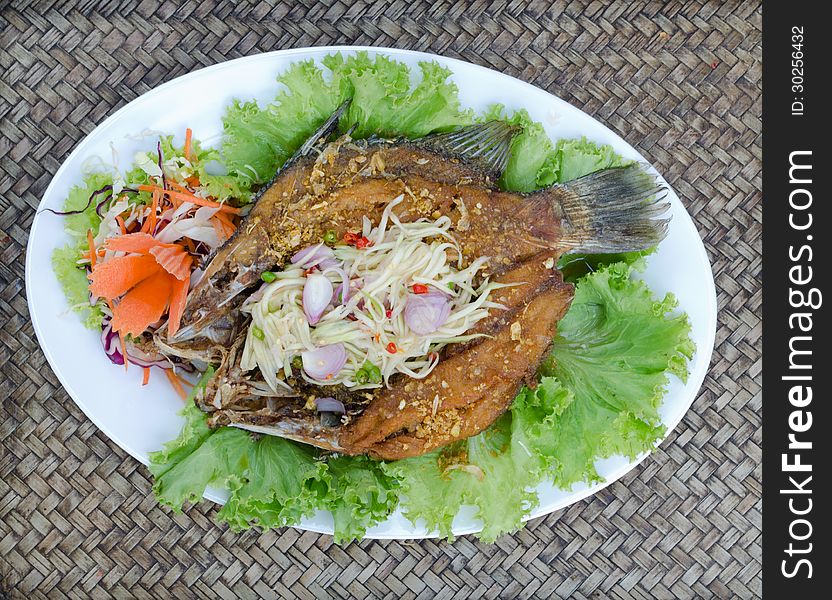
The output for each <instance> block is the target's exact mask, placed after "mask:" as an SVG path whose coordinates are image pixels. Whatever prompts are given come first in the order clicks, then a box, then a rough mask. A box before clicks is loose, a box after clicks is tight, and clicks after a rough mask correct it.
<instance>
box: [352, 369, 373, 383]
mask: <svg viewBox="0 0 832 600" xmlns="http://www.w3.org/2000/svg"><path fill="white" fill-rule="evenodd" d="M355 380H356V381H357V382H358V383H360V384H365V383H367V382H368V381H370V376H369V375H368V374H367V371H365V370H364V367H361V368H360V369H358V370H357V371H356V372H355Z"/></svg>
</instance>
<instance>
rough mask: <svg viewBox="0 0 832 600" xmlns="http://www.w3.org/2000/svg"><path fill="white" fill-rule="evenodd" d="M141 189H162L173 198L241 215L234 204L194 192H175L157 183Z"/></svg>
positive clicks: (140, 187)
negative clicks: (216, 200)
mask: <svg viewBox="0 0 832 600" xmlns="http://www.w3.org/2000/svg"><path fill="white" fill-rule="evenodd" d="M139 190H140V191H142V192H153V191H160V192H162V193H163V194H166V195H167V196H168V197H170V198H171V199H172V200H173V199H175V200H179V201H181V202H190V203H191V204H198V205H199V206H208V207H211V208H219V209H220V210H221V211H222V212H226V213H229V214H232V215H239V214H240V209H239V208H235V207H233V206H229V205H228V204H224V203H220V202H214V201H213V200H206V199H205V198H200V197H198V196H194V195H193V194H186V193H184V192H174V191H172V190H163V189H162V188H160V187H159V186H155V185H140V186H139Z"/></svg>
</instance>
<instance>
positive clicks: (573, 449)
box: [542, 263, 694, 488]
mask: <svg viewBox="0 0 832 600" xmlns="http://www.w3.org/2000/svg"><path fill="white" fill-rule="evenodd" d="M675 307H676V301H675V299H674V298H673V296H672V295H671V294H668V295H667V296H666V297H665V298H664V299H663V300H660V301H657V300H655V299H654V298H653V296H652V294H651V293H650V290H649V289H648V288H647V286H646V285H645V284H644V283H643V282H641V281H638V280H635V279H633V278H632V277H631V269H630V267H628V266H627V265H626V264H624V263H617V264H614V265H610V266H608V267H605V268H603V269H602V270H600V271H598V272H596V273H593V274H592V275H589V276H587V277H584V278H583V279H582V280H581V281H580V283H579V284H578V286H577V288H576V291H575V299H574V300H573V302H572V307H571V308H570V310H569V312H568V313H567V314H566V316H565V317H564V318H563V319H562V320H561V322H560V323H559V324H558V336H557V338H556V339H555V344H554V348H553V351H552V355H551V359H550V360H549V361H548V362H547V363H546V364H544V366H543V368H542V372H543V373H544V374H545V375H551V376H554V377H557V378H558V380H560V381H561V382H562V383H563V385H564V386H566V387H567V388H568V389H569V390H571V391H572V393H573V394H574V395H575V401H574V402H573V403H572V404H571V405H570V406H569V407H568V408H567V409H566V410H565V411H564V412H563V414H562V415H561V416H560V417H559V418H558V420H557V421H556V422H555V424H554V425H555V427H554V428H553V430H552V433H553V435H552V438H551V446H550V453H551V455H552V456H554V457H555V458H556V466H555V469H554V475H555V483H556V484H557V485H559V486H561V487H564V488H568V487H570V486H571V485H572V484H573V483H576V482H578V481H597V480H598V479H599V477H598V474H597V472H596V471H595V467H594V462H595V460H596V459H597V458H605V457H609V456H611V455H613V454H623V455H625V456H628V457H630V458H635V457H636V456H637V455H638V454H639V453H641V452H644V451H646V450H649V449H651V448H652V445H653V443H654V442H655V441H656V440H657V439H659V438H660V437H661V436H662V435H663V434H664V431H665V427H664V425H662V423H661V420H660V418H659V412H658V408H659V405H660V403H661V400H662V397H663V396H664V392H665V387H666V385H667V381H668V375H669V374H674V375H676V376H678V377H680V378H681V379H682V380H683V381H684V380H686V379H687V360H688V359H689V358H690V357H691V356H692V355H693V351H694V346H693V343H692V342H691V340H690V337H689V333H690V324H689V322H688V319H687V317H686V316H685V315H674V314H673V313H672V311H673V310H674V309H675Z"/></svg>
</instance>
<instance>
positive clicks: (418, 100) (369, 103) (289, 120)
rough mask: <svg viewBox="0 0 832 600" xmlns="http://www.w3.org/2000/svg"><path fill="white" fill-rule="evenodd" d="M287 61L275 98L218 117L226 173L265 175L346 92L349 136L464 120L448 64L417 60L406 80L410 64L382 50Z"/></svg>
mask: <svg viewBox="0 0 832 600" xmlns="http://www.w3.org/2000/svg"><path fill="white" fill-rule="evenodd" d="M322 63H323V65H324V68H321V67H320V66H318V65H316V64H315V62H314V61H311V60H310V61H302V62H297V63H293V64H292V65H291V66H290V67H289V68H288V69H287V70H286V71H285V72H284V73H282V74H281V75H279V76H278V78H277V80H278V82H279V83H280V84H282V88H281V90H280V92H279V93H278V94H277V97H276V98H275V100H274V102H272V103H270V104H268V105H266V106H264V107H260V106H259V105H258V104H257V102H254V101H251V102H240V101H234V102H233V103H232V105H231V106H230V107H229V108H228V110H227V112H226V114H225V116H224V118H223V131H224V134H225V135H224V138H223V144H222V151H223V157H224V158H225V164H226V165H227V167H228V170H229V174H231V175H234V176H235V177H239V178H247V179H248V180H249V181H250V182H251V183H252V184H260V183H265V182H266V181H268V180H269V179H271V177H272V175H274V173H275V172H276V171H277V169H278V168H279V167H280V166H281V165H282V164H283V163H284V162H285V161H286V160H287V159H288V158H289V157H290V156H291V155H292V153H293V152H294V151H295V149H297V148H298V147H299V146H300V145H301V144H302V143H303V142H304V141H305V140H306V139H307V138H308V137H309V136H310V135H311V134H312V133H313V132H314V131H315V129H316V128H317V127H318V126H319V125H320V124H321V123H322V122H323V121H324V120H325V119H326V118H327V117H329V115H331V114H332V112H333V111H334V110H335V109H336V108H337V107H338V105H339V104H340V103H341V102H343V101H344V100H345V99H346V98H348V97H352V98H353V101H352V104H351V105H350V109H349V111H348V112H347V114H346V115H345V117H344V118H343V119H342V127H344V128H347V127H349V126H351V125H353V124H354V125H356V130H355V132H354V134H353V135H354V136H355V137H366V136H368V135H371V134H374V133H375V134H381V135H391V136H392V135H404V136H408V137H418V136H421V135H425V134H426V133H430V132H431V131H436V130H443V129H450V128H453V127H455V126H458V125H464V124H466V123H469V122H471V121H472V119H473V114H472V113H471V112H470V111H465V110H462V109H461V107H460V103H459V95H458V90H457V88H456V85H455V84H453V83H452V82H450V81H448V78H449V77H450V75H451V72H450V70H449V69H446V68H444V67H441V66H439V65H438V64H436V63H428V62H424V63H421V64H420V66H419V67H420V70H421V75H422V77H421V80H420V81H419V83H418V84H417V85H416V86H415V87H412V88H411V84H410V71H409V69H408V67H407V66H406V65H404V64H403V63H399V62H396V61H394V60H391V59H389V58H387V57H385V56H382V55H378V56H376V57H373V58H370V56H369V55H368V54H367V53H366V52H359V53H357V54H355V55H352V56H348V57H344V56H342V55H341V54H340V53H337V54H334V55H329V56H327V57H325V58H324V59H323V61H322Z"/></svg>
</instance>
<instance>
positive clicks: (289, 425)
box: [228, 419, 344, 452]
mask: <svg viewBox="0 0 832 600" xmlns="http://www.w3.org/2000/svg"><path fill="white" fill-rule="evenodd" d="M228 425H229V426H230V427H236V428H238V429H243V430H245V431H250V432H252V433H259V434H261V435H271V436H275V437H281V438H284V439H287V440H292V441H293V442H300V443H301V444H308V445H310V446H316V447H318V448H322V449H324V450H330V451H333V452H344V448H342V447H341V445H340V443H339V442H338V435H337V433H336V432H335V431H326V430H325V428H323V427H314V426H311V425H309V424H307V423H304V422H302V421H299V420H297V419H284V420H282V421H278V422H276V423H275V424H273V425H254V424H252V423H246V422H245V421H244V420H235V419H231V422H230V423H229V424H228Z"/></svg>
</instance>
